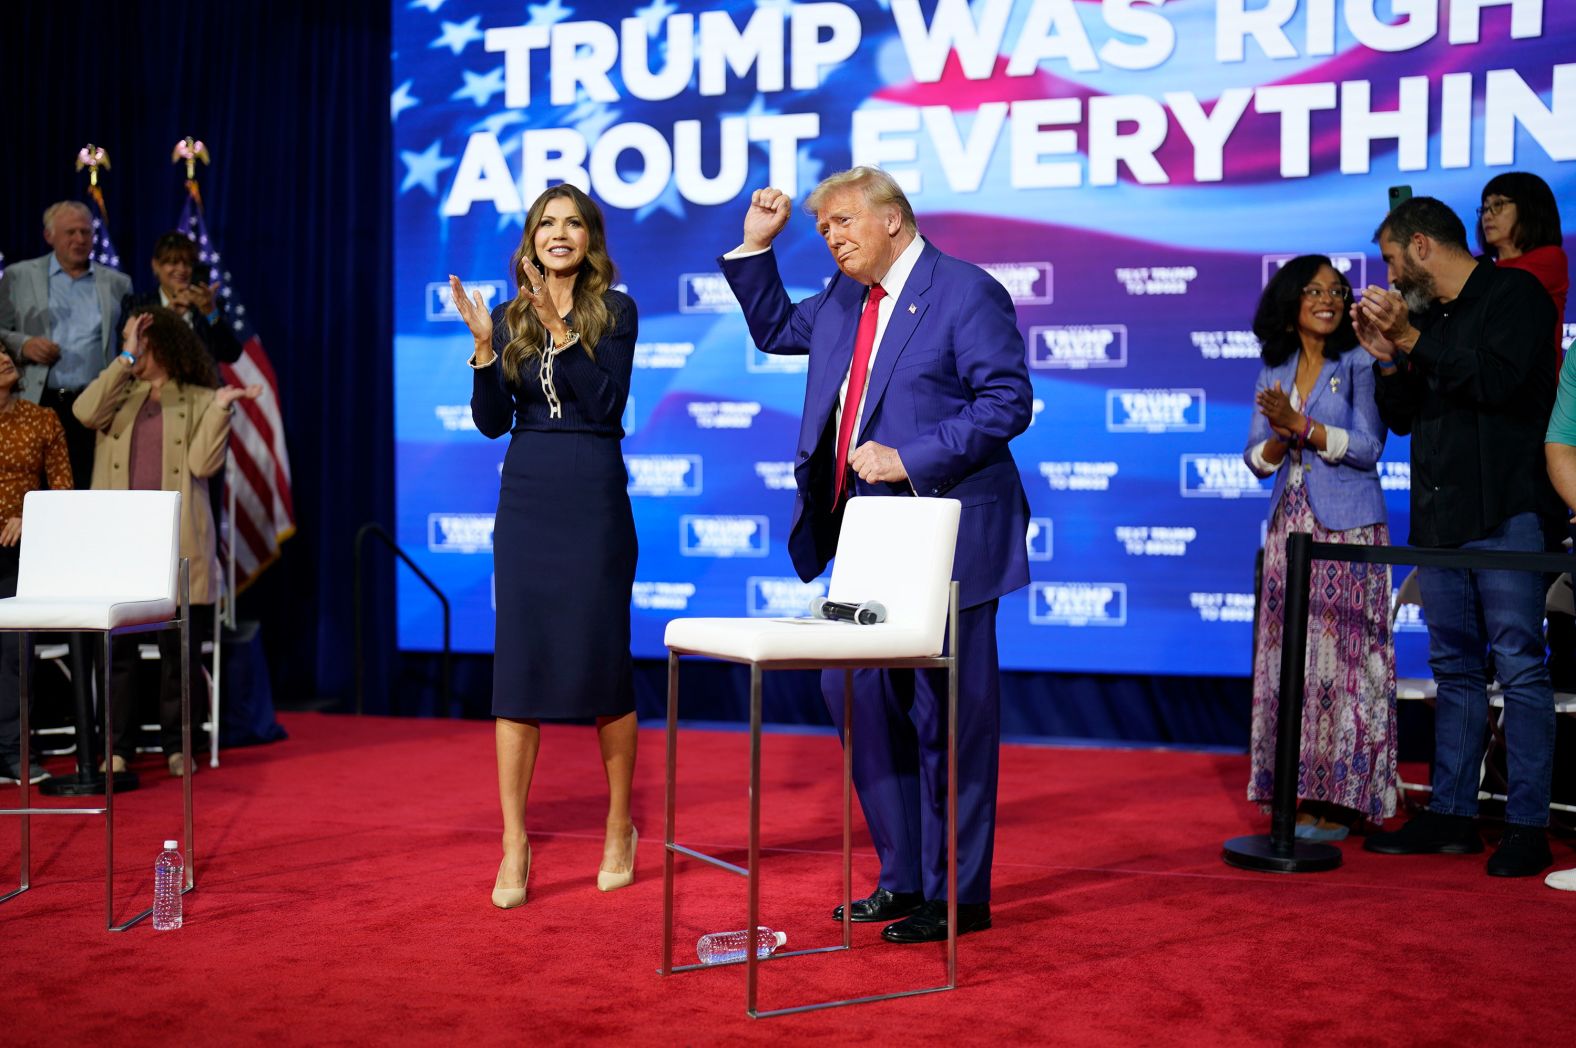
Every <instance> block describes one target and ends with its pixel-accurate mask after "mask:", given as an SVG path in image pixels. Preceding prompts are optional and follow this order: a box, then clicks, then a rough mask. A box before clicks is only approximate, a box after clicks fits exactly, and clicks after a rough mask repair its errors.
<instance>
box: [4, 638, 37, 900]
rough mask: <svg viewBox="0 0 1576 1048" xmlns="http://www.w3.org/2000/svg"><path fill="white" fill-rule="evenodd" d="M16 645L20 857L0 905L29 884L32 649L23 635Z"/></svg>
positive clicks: (30, 864) (25, 888)
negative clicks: (13, 881)
mask: <svg viewBox="0 0 1576 1048" xmlns="http://www.w3.org/2000/svg"><path fill="white" fill-rule="evenodd" d="M17 645H18V651H17V669H16V676H17V680H16V687H17V701H18V702H19V703H20V704H21V709H20V710H19V711H18V713H19V714H20V717H21V722H20V725H19V727H20V730H21V742H22V758H21V761H22V766H21V768H20V769H19V774H18V776H17V778H19V779H21V780H22V782H21V785H22V815H21V818H22V855H21V859H20V862H19V863H18V868H17V878H16V889H15V890H14V891H9V892H6V893H5V894H4V895H0V902H5V901H6V900H7V899H12V898H15V897H16V896H18V895H21V894H22V893H23V892H25V891H27V889H28V888H29V886H30V884H31V881H32V869H31V867H32V857H31V851H30V845H31V838H32V834H31V832H30V827H29V825H28V813H27V810H28V809H29V808H31V807H32V806H33V796H32V790H33V786H32V783H30V782H29V781H28V778H29V775H28V772H29V770H31V768H32V767H33V763H32V762H33V750H32V747H31V745H30V740H29V739H28V734H29V732H30V731H31V730H32V725H31V724H29V723H28V716H27V707H28V704H29V703H30V702H31V698H30V696H29V695H28V691H27V689H28V684H29V681H28V679H27V668H28V667H27V663H28V656H29V654H30V653H31V651H32V645H31V644H29V643H28V639H27V634H26V633H21V634H18V635H17Z"/></svg>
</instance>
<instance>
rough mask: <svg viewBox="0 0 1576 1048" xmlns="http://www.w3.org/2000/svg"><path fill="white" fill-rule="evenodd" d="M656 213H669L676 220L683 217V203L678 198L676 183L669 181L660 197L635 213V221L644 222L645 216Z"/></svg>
mask: <svg viewBox="0 0 1576 1048" xmlns="http://www.w3.org/2000/svg"><path fill="white" fill-rule="evenodd" d="M657 211H667V212H670V213H672V214H673V215H674V216H675V217H677V218H683V217H684V201H683V199H682V198H681V197H680V196H679V184H678V182H676V181H674V180H672V179H669V180H668V187H667V188H666V189H664V190H663V191H662V195H661V196H659V197H657V199H655V200H653V201H652V202H651V203H649V204H647V205H646V206H645V207H643V208H641V209H640V210H638V211H636V212H635V221H636V222H644V221H645V220H646V216H647V215H650V214H653V213H654V212H657Z"/></svg>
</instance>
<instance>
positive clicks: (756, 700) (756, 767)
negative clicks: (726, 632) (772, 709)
mask: <svg viewBox="0 0 1576 1048" xmlns="http://www.w3.org/2000/svg"><path fill="white" fill-rule="evenodd" d="M749 864H750V881H749V896H750V900H749V917H750V919H749V920H748V921H746V922H745V924H744V926H745V928H746V929H748V934H749V945H748V946H747V947H745V949H746V950H748V953H746V955H745V964H746V969H745V970H746V974H745V992H744V996H745V1008H744V1010H745V1012H746V1013H747V1014H748V1015H749V1017H750V1018H751V1019H754V1018H756V1010H755V995H756V990H757V988H758V979H759V975H760V969H761V959H760V957H759V953H760V951H759V950H757V949H756V947H755V929H756V927H757V926H758V925H759V924H760V919H761V668H760V666H758V665H756V664H754V663H751V664H750V859H749Z"/></svg>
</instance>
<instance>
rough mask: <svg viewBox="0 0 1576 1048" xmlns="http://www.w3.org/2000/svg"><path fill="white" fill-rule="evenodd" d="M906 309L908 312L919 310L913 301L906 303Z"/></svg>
mask: <svg viewBox="0 0 1576 1048" xmlns="http://www.w3.org/2000/svg"><path fill="white" fill-rule="evenodd" d="M908 311H909V312H910V313H918V312H919V307H918V306H916V305H914V303H912V302H910V303H909V304H908Z"/></svg>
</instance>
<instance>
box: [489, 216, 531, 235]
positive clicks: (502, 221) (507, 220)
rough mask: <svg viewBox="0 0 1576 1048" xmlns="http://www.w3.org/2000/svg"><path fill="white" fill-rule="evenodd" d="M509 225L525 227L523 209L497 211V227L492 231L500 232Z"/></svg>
mask: <svg viewBox="0 0 1576 1048" xmlns="http://www.w3.org/2000/svg"><path fill="white" fill-rule="evenodd" d="M510 226H519V227H520V228H521V229H524V228H525V212H524V211H500V212H499V213H498V228H497V229H496V230H494V232H496V233H502V232H503V231H504V230H506V229H508V228H509V227H510Z"/></svg>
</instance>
